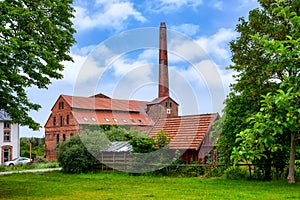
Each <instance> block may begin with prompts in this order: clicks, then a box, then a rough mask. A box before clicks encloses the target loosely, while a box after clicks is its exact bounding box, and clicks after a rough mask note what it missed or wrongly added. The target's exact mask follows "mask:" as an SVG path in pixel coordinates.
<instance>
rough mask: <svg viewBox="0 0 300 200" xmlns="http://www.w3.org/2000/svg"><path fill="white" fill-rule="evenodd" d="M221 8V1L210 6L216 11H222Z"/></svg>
mask: <svg viewBox="0 0 300 200" xmlns="http://www.w3.org/2000/svg"><path fill="white" fill-rule="evenodd" d="M223 6H224V5H223V1H215V2H214V3H213V5H212V7H213V8H215V9H217V10H223Z"/></svg>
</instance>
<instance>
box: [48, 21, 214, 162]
mask: <svg viewBox="0 0 300 200" xmlns="http://www.w3.org/2000/svg"><path fill="white" fill-rule="evenodd" d="M178 106H179V105H178V103H177V102H176V101H174V100H173V99H172V98H171V97H170V96H169V76H168V57H167V39H166V25H165V23H161V26H160V47H159V84H158V97H157V98H156V99H154V100H153V101H151V102H147V101H137V100H121V99H112V98H110V97H108V96H105V95H103V94H97V95H94V96H91V97H78V96H68V95H60V96H59V98H58V99H57V101H56V102H55V104H54V106H53V107H52V109H51V114H50V116H49V118H48V120H47V122H46V124H45V143H46V158H47V159H49V160H53V159H55V158H56V154H57V150H56V149H57V148H56V147H57V144H58V143H59V142H60V141H64V140H68V139H69V138H70V136H71V135H73V134H78V133H79V132H80V129H81V127H82V126H83V125H86V124H101V125H105V124H115V125H127V126H129V127H130V128H132V129H137V130H140V131H143V132H145V133H146V134H149V136H150V137H154V136H155V134H156V133H157V132H159V131H160V130H164V131H165V132H168V133H169V135H170V136H172V138H173V139H172V141H171V144H170V147H171V148H173V149H186V150H187V151H186V153H185V154H183V158H184V159H185V160H186V161H187V162H188V161H189V160H190V159H191V158H193V159H194V160H196V161H198V160H201V159H203V157H204V156H205V153H206V152H207V151H209V150H211V149H212V147H213V144H214V141H213V140H210V138H209V132H210V129H211V126H212V122H213V121H214V120H216V119H217V118H218V114H208V115H195V116H181V117H179V116H178ZM204 147H205V148H204Z"/></svg>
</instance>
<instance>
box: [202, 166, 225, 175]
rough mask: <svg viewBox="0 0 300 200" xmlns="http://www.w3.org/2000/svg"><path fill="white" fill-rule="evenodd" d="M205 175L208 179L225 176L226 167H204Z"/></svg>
mask: <svg viewBox="0 0 300 200" xmlns="http://www.w3.org/2000/svg"><path fill="white" fill-rule="evenodd" d="M204 169H205V170H204V174H205V176H206V177H220V176H223V175H224V172H225V170H226V167H225V166H207V167H204Z"/></svg>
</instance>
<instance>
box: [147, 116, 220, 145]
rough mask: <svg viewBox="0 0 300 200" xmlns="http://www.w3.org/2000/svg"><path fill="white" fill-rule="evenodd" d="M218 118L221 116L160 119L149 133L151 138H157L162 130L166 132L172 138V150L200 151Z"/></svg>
mask: <svg viewBox="0 0 300 200" xmlns="http://www.w3.org/2000/svg"><path fill="white" fill-rule="evenodd" d="M218 117H219V114H217V113H214V114H204V115H193V116H181V117H170V118H165V119H160V120H159V121H158V122H157V123H156V124H155V125H154V127H153V128H152V130H151V131H150V132H149V136H150V137H155V136H156V134H157V133H158V132H159V131H160V130H164V132H165V133H168V134H169V136H170V137H172V140H171V142H170V144H169V145H168V146H169V148H170V149H195V150H198V149H199V148H200V146H201V144H202V142H203V140H204V138H205V136H209V132H210V129H211V126H212V123H213V121H215V120H216V119H217V118H218Z"/></svg>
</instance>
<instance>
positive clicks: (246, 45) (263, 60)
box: [218, 0, 300, 179]
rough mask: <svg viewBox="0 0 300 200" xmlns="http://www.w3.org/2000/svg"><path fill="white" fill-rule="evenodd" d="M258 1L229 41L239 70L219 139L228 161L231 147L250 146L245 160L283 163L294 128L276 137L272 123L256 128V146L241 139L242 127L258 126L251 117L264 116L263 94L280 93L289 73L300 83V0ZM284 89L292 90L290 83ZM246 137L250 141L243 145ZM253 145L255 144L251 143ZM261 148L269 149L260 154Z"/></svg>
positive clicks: (267, 174) (234, 64)
mask: <svg viewBox="0 0 300 200" xmlns="http://www.w3.org/2000/svg"><path fill="white" fill-rule="evenodd" d="M259 3H260V5H261V8H257V9H254V10H252V11H250V12H249V17H248V20H246V19H244V18H241V19H240V24H238V25H237V31H238V32H239V33H240V36H239V37H238V38H237V39H236V40H233V41H232V42H231V43H230V48H231V50H232V52H233V57H232V61H233V65H231V66H229V69H231V70H234V71H236V72H237V75H236V76H235V79H236V83H235V84H233V85H232V86H231V93H230V94H229V97H228V99H227V100H226V107H225V113H226V114H225V115H224V116H225V120H224V127H223V131H222V133H223V137H222V138H220V140H219V141H218V145H219V147H220V149H222V150H223V151H224V153H223V156H224V160H225V161H226V162H227V163H230V162H231V160H230V155H231V152H232V151H234V152H240V151H239V150H242V151H244V152H246V151H248V152H247V153H245V154H242V155H243V156H246V157H243V159H247V160H248V161H251V162H252V163H253V162H254V163H260V164H264V166H271V165H272V164H282V163H284V162H285V161H286V160H288V159H289V158H288V154H286V152H285V151H284V150H285V149H286V141H288V140H289V138H290V137H291V135H290V134H289V133H290V132H289V130H287V129H285V130H284V132H285V133H288V134H278V135H276V137H275V136H271V135H272V134H271V132H272V131H273V130H272V128H271V127H269V128H268V129H265V130H264V131H263V130H262V129H255V131H256V132H255V133H252V135H253V137H254V138H252V139H254V140H253V141H252V140H251V141H252V142H254V143H255V142H256V144H254V143H252V144H251V145H250V144H249V143H247V142H248V141H244V140H240V139H237V140H236V138H237V137H240V136H241V134H246V135H247V134H249V133H246V132H242V131H244V130H250V129H253V127H254V126H255V123H251V118H252V117H253V115H256V114H257V115H261V114H259V113H260V110H261V108H262V107H263V104H264V103H265V102H263V101H261V100H262V97H261V96H262V95H267V94H268V93H270V94H272V95H275V93H276V91H277V90H278V89H279V87H280V85H281V83H283V82H284V79H285V77H289V79H290V82H292V83H295V84H298V85H299V7H300V2H299V1H296V0H259ZM295 89H296V90H298V89H299V88H295ZM282 90H283V91H284V92H285V93H287V91H288V87H285V88H284V89H283V88H282ZM262 117H264V116H263V115H262ZM249 118H250V120H249ZM255 128H257V127H255ZM240 132H242V133H241V134H240ZM262 132H263V133H265V132H268V135H269V136H268V137H266V138H261V137H260V136H259V135H260V134H262ZM249 140H250V139H249ZM243 142H245V143H244V144H245V146H243V147H239V146H240V145H241V143H242V144H243ZM246 144H249V145H250V146H247V145H246ZM271 144H276V145H275V146H272V145H271ZM252 145H254V146H255V148H251V147H252ZM269 146H270V148H268V147H269ZM254 149H255V151H254ZM237 150H238V151H237ZM253 151H254V152H253ZM257 151H260V152H262V151H263V152H264V153H262V154H257ZM235 155H237V154H235ZM262 155H264V156H262ZM278 156H281V159H275V158H276V157H278ZM241 159H242V158H241ZM267 171H268V172H267V173H266V179H269V176H270V172H271V171H270V168H269V169H268V170H267Z"/></svg>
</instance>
